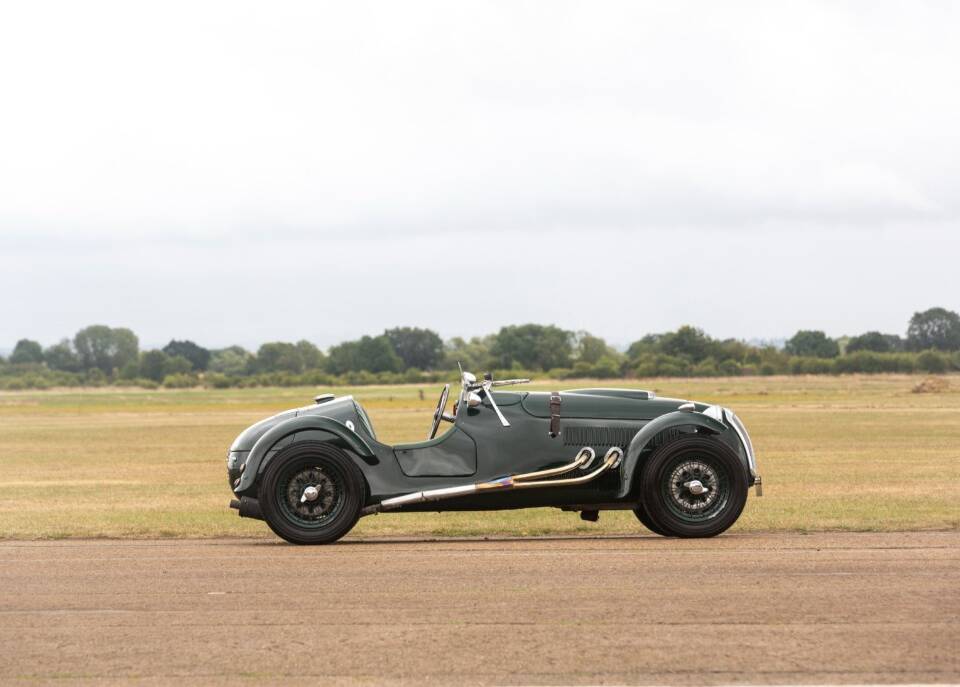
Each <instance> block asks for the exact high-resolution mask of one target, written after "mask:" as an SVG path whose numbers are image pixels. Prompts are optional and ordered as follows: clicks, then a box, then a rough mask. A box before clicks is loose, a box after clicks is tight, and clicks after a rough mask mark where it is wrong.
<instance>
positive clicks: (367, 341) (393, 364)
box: [357, 335, 403, 372]
mask: <svg viewBox="0 0 960 687" xmlns="http://www.w3.org/2000/svg"><path fill="white" fill-rule="evenodd" d="M357 362H358V364H359V365H360V369H361V370H369V371H370V372H400V371H401V370H402V369H403V361H402V360H401V359H400V356H398V355H397V352H396V351H394V350H393V345H392V344H391V343H390V339H388V338H387V337H386V336H382V335H381V336H364V337H362V338H361V339H360V341H359V345H358V347H357Z"/></svg>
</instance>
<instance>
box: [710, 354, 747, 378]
mask: <svg viewBox="0 0 960 687" xmlns="http://www.w3.org/2000/svg"><path fill="white" fill-rule="evenodd" d="M751 369H755V368H751ZM717 371H718V372H720V374H722V375H723V376H724V377H737V376H739V375H741V374H743V366H742V365H740V363H738V362H737V361H736V360H732V359H730V358H727V359H726V360H724V361H723V362H721V363H720V364H719V365H718V366H717Z"/></svg>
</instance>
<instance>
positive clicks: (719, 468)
mask: <svg viewBox="0 0 960 687" xmlns="http://www.w3.org/2000/svg"><path fill="white" fill-rule="evenodd" d="M640 490H641V495H642V499H643V502H642V504H641V508H645V509H646V512H647V515H648V517H649V518H650V520H651V522H652V523H653V524H654V525H656V526H658V527H659V528H660V529H661V530H662V532H661V533H662V534H666V535H668V536H675V537H713V536H716V535H718V534H720V533H721V532H723V531H725V530H726V529H727V528H729V527H730V526H731V525H733V523H734V522H736V521H737V518H738V517H740V513H741V512H743V507H744V505H745V504H746V502H747V477H746V472H745V470H744V467H743V466H742V464H741V462H740V459H739V457H738V456H737V454H736V453H734V451H733V450H732V449H731V448H730V447H728V446H727V445H726V444H724V443H722V442H720V441H718V440H716V439H709V438H705V437H689V438H684V439H678V440H677V441H673V442H671V443H669V444H666V445H665V446H663V447H661V448H659V449H657V450H656V451H655V452H654V454H653V455H652V456H650V458H649V460H647V462H646V464H645V465H644V467H643V471H642V473H641V489H640ZM638 517H639V515H638Z"/></svg>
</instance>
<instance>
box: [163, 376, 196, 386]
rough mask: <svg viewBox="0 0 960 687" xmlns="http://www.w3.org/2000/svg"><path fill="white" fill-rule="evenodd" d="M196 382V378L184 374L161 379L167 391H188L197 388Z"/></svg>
mask: <svg viewBox="0 0 960 687" xmlns="http://www.w3.org/2000/svg"><path fill="white" fill-rule="evenodd" d="M197 382H198V380H197V378H196V377H194V376H193V375H188V374H184V373H182V372H178V373H176V374H172V375H167V376H166V377H164V378H163V386H164V387H166V388H167V389H189V388H191V387H194V386H197Z"/></svg>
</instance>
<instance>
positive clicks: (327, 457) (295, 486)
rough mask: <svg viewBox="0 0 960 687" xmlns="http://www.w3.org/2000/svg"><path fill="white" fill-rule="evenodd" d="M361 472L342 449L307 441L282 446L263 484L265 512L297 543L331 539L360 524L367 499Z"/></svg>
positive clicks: (276, 529) (269, 520)
mask: <svg viewBox="0 0 960 687" xmlns="http://www.w3.org/2000/svg"><path fill="white" fill-rule="evenodd" d="M364 492H365V490H364V481H363V475H362V474H361V473H360V470H359V469H358V468H357V466H356V465H354V464H353V461H351V460H350V458H349V457H348V456H347V455H346V454H345V453H344V452H343V451H341V450H340V449H338V448H337V447H335V446H331V445H330V444H327V443H324V442H319V441H304V442H299V443H295V444H293V445H291V446H288V447H287V448H285V449H282V450H281V451H280V452H279V453H277V455H276V456H274V458H273V460H271V461H270V463H269V465H267V469H266V471H265V472H264V474H263V480H262V481H261V483H260V490H259V494H260V508H261V510H262V511H263V517H264V519H265V520H266V521H267V524H268V525H270V529H272V530H273V531H274V532H275V533H276V534H277V535H278V536H280V537H282V538H284V539H286V540H287V541H288V542H291V543H293V544H329V543H331V542H334V541H336V540H338V539H340V537H342V536H343V535H345V534H346V533H347V532H349V531H350V530H351V529H352V528H353V526H354V525H355V524H356V522H357V519H358V518H359V517H360V509H361V508H362V507H363V498H364Z"/></svg>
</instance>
